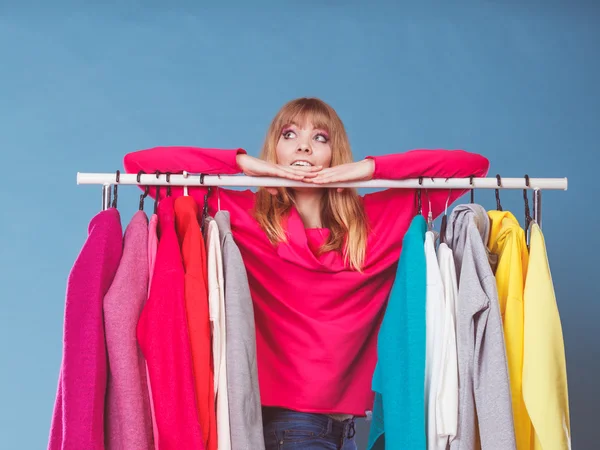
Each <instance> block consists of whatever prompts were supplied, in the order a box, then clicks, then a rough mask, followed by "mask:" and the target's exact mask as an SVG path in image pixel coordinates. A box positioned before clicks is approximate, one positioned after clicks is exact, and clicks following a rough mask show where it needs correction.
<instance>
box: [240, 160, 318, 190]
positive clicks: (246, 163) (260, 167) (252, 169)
mask: <svg viewBox="0 0 600 450" xmlns="http://www.w3.org/2000/svg"><path fill="white" fill-rule="evenodd" d="M236 162H237V165H238V166H239V168H240V169H241V170H242V172H243V173H244V175H248V176H251V177H279V178H287V179H289V180H295V181H303V180H305V179H307V178H314V177H316V176H317V173H319V171H320V170H321V169H322V167H321V166H311V167H304V166H284V165H282V164H273V163H270V162H268V161H264V160H262V159H259V158H255V157H253V156H250V155H246V154H239V155H237V157H236ZM266 189H267V190H268V191H269V192H270V193H271V194H273V195H276V194H277V188H266Z"/></svg>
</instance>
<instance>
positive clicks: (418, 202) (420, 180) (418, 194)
mask: <svg viewBox="0 0 600 450" xmlns="http://www.w3.org/2000/svg"><path fill="white" fill-rule="evenodd" d="M419 186H423V177H419ZM417 211H418V214H422V213H423V209H422V207H421V188H419V189H417Z"/></svg>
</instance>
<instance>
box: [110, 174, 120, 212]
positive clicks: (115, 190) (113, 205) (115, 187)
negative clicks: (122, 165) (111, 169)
mask: <svg viewBox="0 0 600 450" xmlns="http://www.w3.org/2000/svg"><path fill="white" fill-rule="evenodd" d="M119 181H121V171H119V170H117V172H116V176H115V184H114V186H113V201H112V207H113V208H116V207H117V190H118V188H119V186H118V185H119Z"/></svg>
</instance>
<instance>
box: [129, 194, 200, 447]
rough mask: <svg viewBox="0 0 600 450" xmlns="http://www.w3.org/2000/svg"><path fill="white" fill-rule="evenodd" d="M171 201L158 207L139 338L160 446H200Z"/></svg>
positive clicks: (138, 331) (181, 272)
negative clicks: (155, 248)
mask: <svg viewBox="0 0 600 450" xmlns="http://www.w3.org/2000/svg"><path fill="white" fill-rule="evenodd" d="M173 201H174V199H173V198H171V197H169V198H166V199H164V200H162V201H161V202H160V204H159V206H158V220H159V223H158V226H159V243H158V251H157V254H156V262H155V267H154V275H153V277H152V287H151V289H150V296H149V298H148V301H147V302H146V306H145V307H144V309H143V311H142V314H141V316H140V319H139V321H138V324H137V339H138V342H139V344H140V347H141V348H142V352H143V353H144V356H145V358H146V362H147V364H148V373H149V375H150V385H151V388H152V401H153V404H154V413H155V418H156V424H157V427H158V433H157V434H158V448H160V450H173V449H177V450H179V449H188V448H189V449H200V450H203V449H204V444H203V442H202V433H201V430H200V423H199V422H198V414H197V412H196V411H197V409H196V396H195V393H194V375H193V372H192V355H191V350H190V340H189V337H188V326H187V320H186V312H185V301H184V272H183V263H182V261H181V252H180V248H179V242H178V240H177V234H176V232H175V213H174V210H173Z"/></svg>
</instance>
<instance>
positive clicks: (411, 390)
mask: <svg viewBox="0 0 600 450" xmlns="http://www.w3.org/2000/svg"><path fill="white" fill-rule="evenodd" d="M426 231H427V224H426V223H425V219H424V218H423V216H421V215H418V216H416V217H414V219H413V220H412V222H411V225H410V227H409V229H408V231H407V232H406V234H405V235H404V239H403V250H402V256H401V257H400V262H399V264H398V271H397V275H396V280H395V281H394V286H393V288H392V292H391V294H390V299H389V301H388V305H387V308H386V311H385V315H384V317H383V321H382V323H381V328H380V331H379V335H378V337H377V365H376V366H375V372H374V374H373V391H374V392H375V404H374V406H373V419H372V422H371V427H370V430H369V443H368V447H367V448H368V449H375V448H376V449H382V448H384V447H383V445H382V444H383V443H384V442H385V450H395V449H398V450H401V449H408V448H410V449H411V450H423V449H425V448H426V440H425V387H424V383H423V380H424V378H425V349H426V345H425V340H426V339H425V319H426V317H425V308H424V305H425V302H426V291H427V267H426V260H425V252H424V244H425V232H426Z"/></svg>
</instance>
